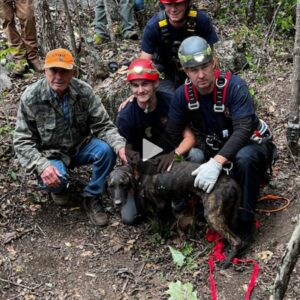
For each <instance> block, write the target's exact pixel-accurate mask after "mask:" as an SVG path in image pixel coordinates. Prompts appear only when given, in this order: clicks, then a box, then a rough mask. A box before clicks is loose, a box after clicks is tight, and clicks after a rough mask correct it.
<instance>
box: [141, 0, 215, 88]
mask: <svg viewBox="0 0 300 300" xmlns="http://www.w3.org/2000/svg"><path fill="white" fill-rule="evenodd" d="M160 3H161V4H163V5H164V7H165V9H164V10H162V11H160V12H159V13H157V14H156V15H154V16H153V17H152V18H151V19H150V20H149V21H148V22H147V24H146V26H145V29H144V33H143V37H142V45H141V50H142V52H141V57H142V58H148V59H152V60H153V61H154V62H155V64H156V65H157V67H158V69H159V71H160V72H162V73H163V76H164V79H163V80H162V81H161V83H160V87H159V89H160V90H165V91H167V92H171V93H173V92H174V91H175V88H177V87H178V86H180V85H181V84H182V83H183V82H184V79H185V78H186V75H185V73H184V72H183V70H182V68H181V66H180V62H179V60H178V55H177V52H178V48H179V45H180V44H181V42H182V41H183V40H184V39H185V38H187V37H189V36H193V35H196V36H200V37H202V38H204V39H205V40H206V41H207V42H208V43H209V44H210V45H211V46H212V45H213V44H215V43H216V42H217V41H218V37H217V34H216V32H215V29H214V27H213V25H212V22H211V20H210V18H209V16H208V15H207V14H206V13H205V12H203V11H201V10H199V9H196V8H194V7H193V6H192V5H191V3H192V2H191V0H160Z"/></svg>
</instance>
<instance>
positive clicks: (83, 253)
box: [80, 251, 93, 257]
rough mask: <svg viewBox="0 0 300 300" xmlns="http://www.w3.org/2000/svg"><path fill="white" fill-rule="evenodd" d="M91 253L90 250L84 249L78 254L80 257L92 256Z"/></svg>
mask: <svg viewBox="0 0 300 300" xmlns="http://www.w3.org/2000/svg"><path fill="white" fill-rule="evenodd" d="M92 255H93V252H92V251H84V252H82V253H81V254H80V256H82V257H89V256H92Z"/></svg>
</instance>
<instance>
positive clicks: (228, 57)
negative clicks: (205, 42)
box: [215, 40, 247, 73]
mask: <svg viewBox="0 0 300 300" xmlns="http://www.w3.org/2000/svg"><path fill="white" fill-rule="evenodd" d="M215 50H216V55H217V58H218V61H219V64H220V68H221V69H222V70H230V71H231V72H233V73H235V72H237V71H240V70H242V69H244V68H245V66H246V65H247V60H246V57H245V54H244V53H243V49H240V48H239V47H238V46H237V44H236V42H235V41H234V40H226V41H220V42H218V43H217V44H216V45H215Z"/></svg>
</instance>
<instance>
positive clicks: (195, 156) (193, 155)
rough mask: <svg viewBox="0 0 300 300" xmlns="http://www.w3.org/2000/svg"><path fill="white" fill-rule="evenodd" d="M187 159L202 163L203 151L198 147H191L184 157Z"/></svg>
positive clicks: (203, 158)
mask: <svg viewBox="0 0 300 300" xmlns="http://www.w3.org/2000/svg"><path fill="white" fill-rule="evenodd" d="M186 160H187V161H190V162H194V163H198V164H202V163H204V162H205V155H204V152H203V151H202V150H201V149H198V148H192V149H191V150H190V151H189V153H188V155H187V157H186Z"/></svg>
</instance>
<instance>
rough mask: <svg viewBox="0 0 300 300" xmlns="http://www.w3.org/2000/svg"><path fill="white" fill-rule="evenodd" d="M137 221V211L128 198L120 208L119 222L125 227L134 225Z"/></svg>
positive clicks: (131, 199)
mask: <svg viewBox="0 0 300 300" xmlns="http://www.w3.org/2000/svg"><path fill="white" fill-rule="evenodd" d="M137 219H138V211H137V207H136V203H135V199H134V198H133V197H128V199H127V202H126V203H124V204H123V205H122V208H121V220H122V222H123V223H124V224H126V225H134V224H136V222H137Z"/></svg>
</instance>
